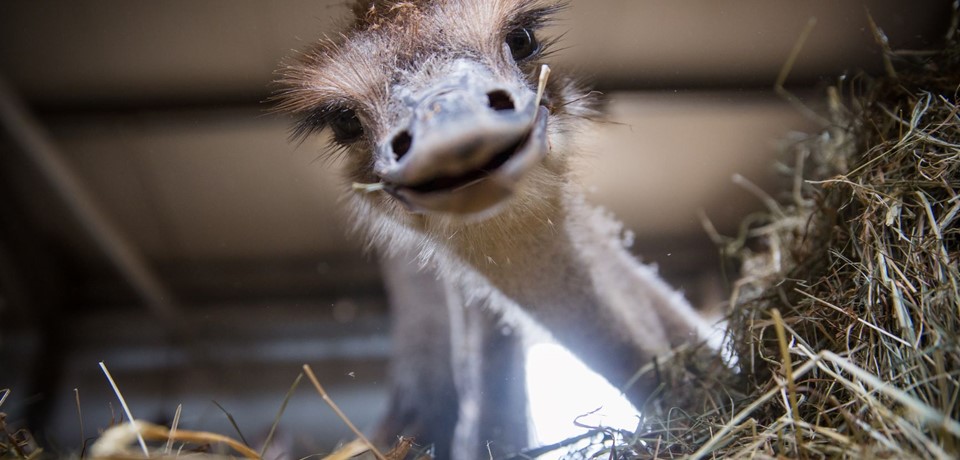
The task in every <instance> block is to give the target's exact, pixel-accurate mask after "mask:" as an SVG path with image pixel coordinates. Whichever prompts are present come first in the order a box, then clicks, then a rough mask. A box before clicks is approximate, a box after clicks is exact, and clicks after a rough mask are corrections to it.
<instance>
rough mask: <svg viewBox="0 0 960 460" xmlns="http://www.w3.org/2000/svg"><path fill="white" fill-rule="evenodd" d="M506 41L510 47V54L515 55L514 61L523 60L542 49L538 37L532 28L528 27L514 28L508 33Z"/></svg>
mask: <svg viewBox="0 0 960 460" xmlns="http://www.w3.org/2000/svg"><path fill="white" fill-rule="evenodd" d="M505 41H506V43H507V46H508V47H510V55H511V56H513V60H514V61H518V62H519V61H522V60H524V59H527V58H529V57H530V56H533V55H534V54H537V51H540V43H539V42H537V37H536V36H535V35H534V34H533V31H532V30H530V29H529V28H526V27H521V28H518V29H514V30H513V31H511V32H510V33H508V34H507V38H506V40H505Z"/></svg>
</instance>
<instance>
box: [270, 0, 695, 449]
mask: <svg viewBox="0 0 960 460" xmlns="http://www.w3.org/2000/svg"><path fill="white" fill-rule="evenodd" d="M560 8H562V3H557V2H553V1H538V0H419V1H417V0H414V1H393V0H364V1H358V2H355V3H354V5H353V12H354V13H355V20H354V21H353V22H352V24H351V25H350V26H349V28H348V29H347V30H346V31H345V32H344V33H343V34H342V35H341V36H340V37H338V38H336V39H330V40H323V41H321V42H319V43H318V44H316V45H314V46H312V47H311V48H309V49H307V50H306V51H304V52H303V53H301V54H300V55H299V56H298V57H297V58H296V59H295V60H293V61H291V62H288V63H286V64H285V65H284V67H283V68H282V70H281V77H280V81H279V83H280V84H281V85H282V87H283V89H282V91H281V92H280V94H279V99H280V102H279V105H278V108H279V110H281V111H284V112H287V113H291V114H294V115H295V116H296V117H297V122H296V124H295V127H294V129H293V137H294V138H298V139H302V138H304V137H306V136H309V135H311V134H313V133H316V132H319V131H321V130H323V129H325V128H329V129H330V131H331V132H332V138H333V143H334V144H335V146H336V148H334V149H331V151H332V152H338V153H339V156H340V157H341V158H342V162H343V164H344V172H345V176H346V180H345V184H344V189H345V195H346V198H345V203H346V207H347V208H348V209H349V211H350V212H351V214H352V220H353V222H354V225H355V227H356V229H357V230H358V232H359V233H361V234H362V235H363V236H364V238H365V239H366V241H367V242H368V243H369V244H370V245H371V246H373V247H375V248H376V249H377V250H378V251H379V252H380V253H381V254H382V255H383V256H384V257H385V258H386V259H387V260H388V262H389V263H386V264H385V265H384V267H385V270H386V272H387V273H386V275H387V279H388V281H389V283H388V285H389V286H392V287H391V289H390V291H391V292H394V293H396V292H400V293H401V294H402V295H400V296H399V297H401V300H398V301H395V304H396V303H399V304H408V305H409V304H419V303H418V302H417V301H416V300H410V299H411V295H414V296H415V294H410V293H409V292H407V294H406V297H405V298H406V300H403V298H404V295H403V290H404V287H405V286H406V288H407V291H409V289H410V288H411V286H415V285H414V284H412V283H413V282H412V281H410V283H407V282H406V281H405V280H410V279H411V278H405V276H406V275H402V274H400V273H397V272H399V271H409V270H414V271H415V270H416V269H420V270H421V271H422V273H421V275H411V276H420V277H421V278H427V280H428V281H430V282H432V281H433V280H435V283H436V285H435V286H433V287H428V288H424V289H427V290H428V291H429V295H427V296H426V297H429V298H433V299H434V300H433V301H431V302H429V303H431V304H433V305H421V306H420V307H419V308H420V309H419V310H418V311H415V312H413V313H409V314H412V315H419V318H421V319H420V320H419V322H418V321H414V322H413V324H415V325H416V324H422V325H423V329H421V330H419V331H416V330H415V329H416V326H412V327H411V326H408V332H411V333H414V334H415V335H419V336H423V335H428V336H429V335H432V334H433V333H434V332H433V331H434V330H436V329H438V328H450V330H451V331H452V332H450V333H446V332H445V333H444V334H440V335H439V336H443V337H446V338H445V339H443V340H438V342H441V343H442V342H444V341H445V342H448V343H443V344H442V346H443V347H447V346H451V347H453V351H452V352H451V351H444V350H440V349H439V348H436V349H433V351H430V350H431V346H420V347H419V348H416V347H414V348H413V349H417V350H421V351H424V350H427V351H425V352H424V353H425V354H426V355H434V356H436V357H439V359H445V360H448V362H452V363H453V364H449V369H450V373H452V378H445V377H443V376H440V377H437V376H436V375H435V374H437V373H441V374H442V373H443V372H444V371H442V370H433V371H425V372H430V373H431V375H424V376H422V377H420V380H419V381H418V380H417V376H416V375H413V376H410V375H407V376H406V377H408V379H407V380H408V383H406V384H404V385H405V387H404V388H406V389H407V390H411V391H412V389H416V388H417V387H420V390H421V393H423V391H422V389H423V388H429V389H431V391H433V389H434V387H435V386H443V385H444V384H443V383H437V382H439V381H451V382H452V383H451V384H452V385H454V387H455V390H456V395H455V396H454V398H455V399H456V400H459V402H458V403H457V404H456V407H455V408H454V409H453V410H456V411H457V414H455V415H453V416H451V417H446V418H443V420H442V421H438V422H436V423H440V424H443V425H450V421H451V420H456V428H455V429H454V430H453V431H454V432H453V433H448V434H449V435H450V436H451V438H452V439H453V441H452V442H451V443H450V444H445V445H446V446H447V447H444V448H446V449H450V455H451V456H452V457H453V458H473V457H472V456H473V455H479V454H480V450H478V446H477V445H476V444H477V443H478V442H479V441H480V440H482V435H481V439H480V440H478V436H477V434H476V433H477V432H478V431H479V430H480V429H479V428H477V425H478V424H481V423H482V421H478V420H482V419H483V417H481V416H478V415H477V414H476V412H477V411H478V409H477V408H478V407H488V403H489V405H492V406H493V407H500V406H498V405H497V401H496V400H493V399H495V398H490V397H488V396H484V391H483V388H484V387H483V385H485V384H487V383H490V382H489V381H490V380H491V375H495V374H496V372H494V371H493V370H492V369H489V368H477V366H475V365H473V364H471V363H476V362H482V363H485V364H484V365H490V363H496V362H506V363H509V362H510V360H509V359H502V357H503V356H506V355H511V354H514V352H515V351H516V345H515V344H514V343H512V341H513V340H514V338H512V337H507V336H504V338H498V337H497V335H496V334H491V333H489V331H490V330H492V329H496V326H497V324H498V323H499V322H503V323H505V324H508V325H514V326H517V327H520V329H521V330H523V329H525V328H528V327H532V326H531V325H535V327H538V328H542V329H544V330H546V331H548V332H549V333H550V334H551V335H552V336H553V337H555V338H556V339H557V340H558V341H559V342H560V343H562V344H563V345H565V346H566V347H567V348H569V349H570V350H572V351H573V352H574V353H575V354H576V355H578V356H579V357H580V358H581V359H582V360H583V361H584V362H585V363H586V364H587V365H588V366H590V367H592V368H593V369H594V370H596V371H597V372H598V373H599V374H601V375H603V376H604V377H605V378H606V379H607V380H609V381H610V382H611V383H612V384H614V385H615V386H621V385H623V384H624V383H625V382H627V381H628V380H629V379H630V378H631V376H632V375H633V374H634V373H635V372H636V371H637V370H638V369H639V368H641V367H642V366H643V365H645V364H648V363H649V362H650V361H651V359H652V358H653V357H655V356H657V355H661V354H665V353H667V352H668V351H669V350H670V349H671V348H672V347H675V346H677V345H679V344H681V343H684V342H687V341H689V340H691V339H696V338H698V337H701V336H702V334H703V333H705V332H706V331H708V330H709V328H708V327H707V325H706V324H705V323H704V322H703V320H702V319H701V318H700V316H699V315H698V314H697V313H696V312H695V311H694V310H693V309H692V308H691V307H690V305H689V304H688V303H687V302H686V301H685V300H684V298H683V296H682V295H681V294H680V293H678V292H676V291H675V290H673V289H672V288H671V287H669V286H668V285H667V284H666V283H665V282H664V281H663V280H662V279H661V278H660V277H659V276H658V275H657V273H656V271H655V270H654V269H653V268H651V267H648V266H645V265H643V264H641V263H640V262H638V261H637V260H636V259H635V258H634V257H633V256H632V255H631V254H630V253H629V252H628V250H627V249H626V247H625V244H624V238H623V235H622V234H623V230H622V226H621V224H620V223H619V222H617V221H616V220H615V219H614V218H613V217H611V216H609V215H608V214H607V213H606V212H605V211H603V210H601V209H599V208H597V207H595V206H592V205H590V204H588V203H587V202H586V201H585V200H584V197H583V194H582V193H581V190H580V187H579V186H578V185H577V184H576V182H575V180H573V179H572V174H571V165H570V163H571V161H570V159H571V157H572V156H574V155H575V154H576V152H577V150H578V146H577V133H578V132H579V131H580V130H581V129H582V127H584V126H587V125H589V122H590V121H591V120H592V119H594V118H595V117H596V116H597V115H598V112H597V110H596V109H595V105H596V104H595V101H594V100H593V98H592V97H591V95H590V93H588V92H587V91H585V90H584V89H583V87H581V86H580V85H579V84H578V83H577V82H576V81H575V80H574V79H572V78H571V77H568V76H565V75H557V74H556V73H554V75H552V76H549V77H548V76H547V75H548V74H547V72H546V71H545V68H544V67H543V66H542V64H543V60H544V59H545V58H546V57H547V56H548V55H549V54H550V48H551V46H552V45H553V44H554V41H553V40H550V39H544V38H542V37H541V36H540V35H541V29H542V28H543V27H544V26H545V25H546V24H547V23H548V21H549V20H550V18H551V15H552V14H554V13H556V12H557V11H558V9H560ZM351 184H352V185H351ZM411 260H413V261H414V262H410V261H411ZM423 273H425V274H426V275H423ZM391 280H392V281H391ZM423 284H424V283H419V284H416V285H423ZM426 284H429V283H426ZM406 310H416V309H415V308H406ZM447 311H449V314H448V313H447ZM487 312H490V313H492V315H493V316H495V319H493V320H491V319H490V318H491V315H490V314H488V313H487ZM401 314H407V313H405V312H401ZM408 323H409V322H408ZM431 328H433V330H432V329H431ZM465 337H471V338H472V339H469V340H468V339H466V338H465ZM471 340H472V341H471ZM465 342H469V343H467V344H464V343H465ZM458 350H459V351H458ZM464 350H466V351H464ZM464 352H466V353H467V354H468V355H469V354H484V353H487V354H488V355H489V356H486V357H482V359H481V360H480V361H477V360H476V359H474V358H470V357H469V356H468V357H466V358H464V357H463V356H462V354H463V353H464ZM497 354H499V356H497ZM451 356H452V357H451ZM458 356H459V358H458ZM429 357H430V356H415V357H409V356H407V357H403V356H401V357H400V359H406V360H408V361H417V360H421V361H422V360H423V359H424V358H429ZM498 360H499V361H498ZM441 364H443V366H446V365H447V363H437V366H440V365H441ZM471 366H473V367H471ZM411 369H413V370H414V371H416V370H420V369H430V367H429V366H427V365H420V364H414V365H411ZM410 373H411V372H408V374H410ZM412 373H415V372H412ZM448 377H449V376H448ZM478 379H479V380H483V381H482V382H478V381H477V380H478ZM655 384H656V382H655V381H653V380H652V379H648V380H643V381H640V382H638V383H637V384H635V385H633V386H632V387H630V388H629V389H628V390H627V396H628V399H630V400H631V401H632V402H633V403H634V404H635V405H637V406H639V405H640V403H641V402H642V401H643V399H644V397H645V396H646V395H649V392H650V391H651V389H652V388H653V386H654V385H655ZM478 388H479V390H478ZM402 391H403V388H401V392H402ZM447 393H449V392H446V393H445V392H443V391H440V390H438V391H437V393H436V394H435V398H436V399H437V400H443V399H444V398H446V396H442V395H445V394H447ZM428 397H429V396H424V398H428ZM478 399H479V400H478ZM422 402H423V403H425V404H427V405H429V404H430V403H432V404H434V405H435V404H436V403H437V401H422ZM509 412H512V414H514V415H512V417H514V418H516V417H517V415H516V414H517V413H518V412H519V413H520V414H521V416H522V415H523V409H522V408H514V409H513V410H512V411H509ZM421 418H424V417H421ZM505 418H506V417H505ZM503 422H504V423H509V421H503ZM398 424H399V425H402V424H403V422H402V421H401V422H395V423H394V424H393V425H391V426H395V425H398ZM388 425H390V424H389V423H388ZM418 429H419V430H420V431H422V432H427V433H430V434H428V435H427V436H428V438H429V436H434V437H443V436H444V435H443V434H438V433H442V430H439V431H437V430H432V431H431V430H429V429H426V428H424V427H420V428H418ZM508 431H509V430H508ZM470 433H472V435H471V434H470ZM428 440H429V441H431V442H437V443H441V444H443V443H446V442H449V440H443V439H428ZM421 441H422V440H421ZM442 449H443V448H442ZM442 449H441V450H442ZM484 452H485V449H484ZM444 456H445V455H444V454H439V455H438V457H444Z"/></svg>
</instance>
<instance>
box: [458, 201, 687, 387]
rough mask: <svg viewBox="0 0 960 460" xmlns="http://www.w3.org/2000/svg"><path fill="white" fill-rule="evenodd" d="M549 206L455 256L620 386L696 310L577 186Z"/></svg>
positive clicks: (682, 336) (673, 341) (680, 335)
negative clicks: (548, 213)
mask: <svg viewBox="0 0 960 460" xmlns="http://www.w3.org/2000/svg"><path fill="white" fill-rule="evenodd" d="M553 209H554V211H555V212H554V213H552V217H551V218H549V219H542V218H541V219H527V221H525V222H524V221H520V222H518V223H517V225H516V226H514V227H513V228H514V230H513V231H510V230H509V229H508V231H507V233H510V235H504V232H502V231H501V232H499V234H500V236H498V237H497V239H499V240H500V241H490V242H489V244H484V243H474V244H473V245H471V246H469V250H466V249H463V248H465V247H467V246H465V245H460V246H459V247H460V248H461V250H462V251H465V252H463V253H461V257H462V258H463V259H466V260H468V261H469V264H470V265H472V266H473V268H475V269H476V271H477V272H478V273H479V274H480V275H481V276H482V277H484V278H485V279H486V280H488V281H489V283H490V284H491V285H492V287H493V288H495V289H496V290H498V291H499V292H500V293H502V294H503V295H504V296H505V297H506V298H508V299H509V300H511V301H512V302H511V303H512V304H515V305H518V306H519V307H520V308H521V309H522V310H524V312H525V313H527V314H529V315H530V316H532V317H533V318H534V319H536V320H537V321H538V322H539V323H541V324H542V325H543V326H545V327H546V329H547V330H549V331H550V332H551V333H552V334H553V335H554V336H555V337H556V338H557V339H558V340H559V341H560V342H561V343H563V344H564V345H565V346H567V347H568V348H570V349H571V350H573V351H574V352H575V353H577V354H578V355H579V356H580V358H581V359H583V360H584V362H585V363H587V364H588V365H589V366H591V367H593V368H594V369H595V370H597V371H598V372H600V373H601V374H603V375H605V376H606V377H607V378H608V379H609V380H610V381H611V383H612V384H614V385H622V384H623V383H625V382H626V381H627V380H628V379H629V378H630V377H631V376H632V374H633V372H634V371H635V370H637V369H639V368H640V367H641V366H643V365H644V364H647V363H648V362H649V361H650V359H651V358H653V357H654V356H656V355H662V354H664V353H666V352H667V351H668V350H669V349H670V348H671V347H672V346H674V345H677V344H679V343H681V342H683V341H686V340H688V339H690V338H691V335H692V334H694V333H695V332H696V329H698V328H699V324H700V323H699V317H698V315H697V314H696V313H695V312H694V311H693V310H692V309H691V308H690V306H689V304H688V303H687V302H686V300H684V299H683V297H682V296H681V295H680V294H679V293H677V292H676V291H674V290H673V289H671V288H670V287H669V286H667V285H666V284H665V283H664V282H663V281H662V280H661V279H660V278H659V276H658V275H657V274H656V272H655V270H654V269H652V268H651V267H648V266H645V265H642V264H640V263H639V262H638V261H637V260H636V259H634V257H633V256H632V255H631V254H630V253H629V252H628V251H627V250H626V249H625V247H624V245H623V243H622V241H621V236H620V234H621V225H620V224H619V223H618V222H616V221H615V220H614V219H613V218H612V217H610V216H608V215H607V214H606V213H604V212H603V211H601V210H600V209H599V208H596V207H594V206H591V205H589V204H587V203H585V202H584V201H583V199H582V196H581V195H580V193H579V191H577V190H573V191H568V192H565V193H562V194H560V195H559V196H558V198H557V200H556V203H555V207H554V208H553ZM507 238H509V239H510V241H509V242H508V243H504V239H507ZM454 249H456V248H454ZM494 307H495V308H496V307H498V306H497V305H494ZM503 308H514V307H511V306H509V305H508V306H504V307H503ZM639 390H649V388H639ZM635 402H636V401H635Z"/></svg>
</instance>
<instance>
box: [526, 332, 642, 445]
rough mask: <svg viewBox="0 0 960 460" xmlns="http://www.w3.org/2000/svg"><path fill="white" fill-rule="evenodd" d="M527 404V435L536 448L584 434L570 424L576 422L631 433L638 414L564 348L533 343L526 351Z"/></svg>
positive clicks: (582, 430) (614, 390) (553, 344)
mask: <svg viewBox="0 0 960 460" xmlns="http://www.w3.org/2000/svg"><path fill="white" fill-rule="evenodd" d="M526 366H527V372H526V374H527V395H528V396H527V398H528V400H529V403H530V418H531V419H532V424H533V432H534V433H535V434H536V436H537V442H538V443H540V444H550V443H554V442H558V441H561V440H564V439H568V438H571V437H573V436H577V435H581V434H583V433H584V432H586V429H584V428H581V427H578V426H576V425H574V424H573V422H574V420H575V419H576V418H577V417H579V416H581V415H583V414H586V413H589V412H592V411H594V410H596V409H598V408H601V409H600V410H599V411H598V412H596V413H595V414H592V415H590V416H588V417H582V418H580V420H579V421H580V423H581V424H584V425H589V426H601V425H602V426H606V427H614V428H621V429H625V430H629V431H633V430H635V429H636V428H637V422H638V420H639V419H638V417H639V415H640V414H639V412H637V410H636V409H634V408H633V406H632V405H631V404H630V403H629V402H628V401H627V399H626V398H624V397H623V396H622V395H621V394H620V391H619V390H617V389H616V388H614V387H613V386H612V385H610V384H609V383H607V381H606V380H604V379H603V377H600V376H599V375H597V374H596V373H595V372H593V371H592V370H590V369H588V368H587V366H586V365H584V364H583V362H581V361H580V360H579V359H577V358H576V357H575V356H573V354H571V353H570V351H568V350H567V349H566V348H564V347H563V346H560V345H558V344H555V343H539V344H535V345H532V346H530V347H529V348H528V349H527V364H526Z"/></svg>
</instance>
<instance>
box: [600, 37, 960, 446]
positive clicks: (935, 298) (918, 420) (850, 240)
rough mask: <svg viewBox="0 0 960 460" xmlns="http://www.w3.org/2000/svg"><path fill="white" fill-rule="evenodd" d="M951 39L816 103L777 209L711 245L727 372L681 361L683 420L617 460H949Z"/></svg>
mask: <svg viewBox="0 0 960 460" xmlns="http://www.w3.org/2000/svg"><path fill="white" fill-rule="evenodd" d="M954 29H955V28H954ZM956 34H957V32H956V31H955V32H954V34H953V35H952V36H951V37H948V43H950V44H949V45H948V46H947V47H946V49H945V50H944V51H941V52H935V53H910V54H909V55H905V54H900V55H897V54H892V55H891V56H890V63H889V64H890V65H888V75H887V76H885V77H882V78H876V79H868V78H866V77H860V78H856V79H852V80H849V81H843V82H842V83H841V85H839V86H837V87H835V88H832V89H831V91H830V92H829V94H830V100H829V102H830V113H829V119H828V120H825V122H826V123H825V126H826V128H825V129H824V130H823V131H822V132H821V133H819V134H816V135H813V136H809V137H806V138H804V139H801V140H799V141H798V142H796V143H795V144H794V145H793V146H792V147H791V148H790V149H789V154H790V156H789V158H790V159H791V161H790V162H791V163H793V164H792V165H791V166H790V168H789V169H790V170H791V171H792V174H793V175H794V178H795V180H794V189H793V191H792V196H791V197H790V198H789V199H788V200H785V203H783V204H777V203H776V202H774V200H768V201H769V203H768V207H769V208H770V209H769V213H766V214H765V215H763V216H759V217H758V216H754V217H752V218H751V219H750V220H749V222H748V225H747V226H748V227H749V228H748V229H747V230H745V231H744V233H743V235H742V236H741V237H740V238H737V239H732V240H729V241H726V242H725V247H726V249H727V250H728V251H729V253H730V254H731V255H733V256H734V257H736V258H737V260H738V261H739V262H740V264H741V273H742V276H743V277H742V279H741V280H740V281H738V282H737V283H736V284H735V286H734V293H733V296H732V298H731V303H732V305H733V307H732V309H731V310H732V313H731V314H732V316H731V319H730V325H731V338H730V343H731V344H732V346H733V348H734V349H735V350H736V353H737V355H738V356H739V366H740V374H739V375H737V376H730V375H725V376H722V377H723V378H722V379H719V380H717V379H713V380H710V379H706V380H699V383H695V382H697V379H703V377H704V376H709V375H710V374H709V373H710V372H711V371H710V369H709V368H707V367H705V364H703V363H702V362H698V361H697V360H696V359H691V358H690V357H689V356H687V357H682V356H681V357H680V363H681V364H682V366H681V371H674V372H672V373H670V372H667V375H666V378H667V381H668V382H669V385H667V389H669V388H680V389H681V391H677V392H670V391H668V392H667V393H680V392H684V393H688V394H685V395H677V394H672V395H671V394H667V396H669V397H672V398H674V399H678V398H681V399H682V398H690V397H691V395H690V394H689V393H695V394H694V395H693V396H692V397H699V398H701V399H702V400H703V402H702V403H701V407H700V408H699V410H697V413H698V415H691V412H688V411H682V410H678V409H674V410H660V411H655V414H654V415H651V416H649V418H648V419H647V420H645V421H644V422H643V423H642V425H641V427H640V430H639V431H638V432H639V433H641V435H639V437H638V438H634V439H633V442H632V443H630V445H629V446H627V445H624V446H620V453H618V454H616V455H617V457H619V458H634V457H636V458H670V457H673V456H680V455H689V454H693V457H695V458H702V457H718V458H719V457H723V458H743V457H750V458H772V457H787V458H958V457H960V271H958V259H960V226H958V222H960V107H958V94H960V45H958V42H957V38H958V37H957V36H956ZM894 69H896V70H894ZM758 246H759V247H758ZM673 367H676V366H673ZM712 369H714V370H715V369H716V367H713V368H712ZM704 381H706V382H707V383H706V384H704ZM682 385H687V386H682ZM668 399H669V398H668ZM686 407H689V406H686ZM617 457H610V458H617Z"/></svg>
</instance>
